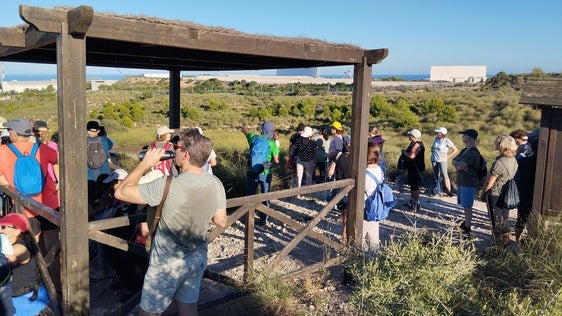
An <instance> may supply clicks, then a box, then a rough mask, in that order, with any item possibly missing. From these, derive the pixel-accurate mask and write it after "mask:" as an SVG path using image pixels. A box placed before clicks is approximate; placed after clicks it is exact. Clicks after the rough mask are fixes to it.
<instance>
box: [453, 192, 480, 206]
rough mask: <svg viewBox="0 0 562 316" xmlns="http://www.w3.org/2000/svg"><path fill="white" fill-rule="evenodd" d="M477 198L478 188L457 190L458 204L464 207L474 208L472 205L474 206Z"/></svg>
mask: <svg viewBox="0 0 562 316" xmlns="http://www.w3.org/2000/svg"><path fill="white" fill-rule="evenodd" d="M475 196H476V188H474V187H458V188H457V204H459V205H460V206H462V207H472V205H474V197H475Z"/></svg>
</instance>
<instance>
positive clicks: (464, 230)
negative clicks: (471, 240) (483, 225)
mask: <svg viewBox="0 0 562 316" xmlns="http://www.w3.org/2000/svg"><path fill="white" fill-rule="evenodd" d="M459 228H460V229H461V230H462V231H463V233H464V234H465V235H470V232H471V231H472V230H471V229H470V227H467V226H466V224H465V222H464V221H463V222H462V223H461V224H460V226H459Z"/></svg>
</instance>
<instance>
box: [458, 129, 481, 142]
mask: <svg viewBox="0 0 562 316" xmlns="http://www.w3.org/2000/svg"><path fill="white" fill-rule="evenodd" d="M460 133H461V134H464V135H468V136H470V137H471V138H472V139H474V140H476V139H478V132H477V131H476V130H473V129H467V130H466V131H462V132H460Z"/></svg>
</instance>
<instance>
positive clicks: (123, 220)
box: [88, 213, 146, 231]
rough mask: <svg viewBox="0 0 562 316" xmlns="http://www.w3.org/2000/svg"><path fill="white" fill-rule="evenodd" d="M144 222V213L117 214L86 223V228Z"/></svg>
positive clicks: (122, 225)
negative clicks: (116, 215)
mask: <svg viewBox="0 0 562 316" xmlns="http://www.w3.org/2000/svg"><path fill="white" fill-rule="evenodd" d="M142 222H146V213H138V214H131V215H128V216H118V217H113V218H106V219H101V220H97V221H91V222H89V223H88V230H89V231H93V230H106V229H112V228H117V227H125V226H130V225H135V224H138V223H142Z"/></svg>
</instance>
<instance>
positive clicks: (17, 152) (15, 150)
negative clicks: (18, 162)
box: [8, 143, 23, 158]
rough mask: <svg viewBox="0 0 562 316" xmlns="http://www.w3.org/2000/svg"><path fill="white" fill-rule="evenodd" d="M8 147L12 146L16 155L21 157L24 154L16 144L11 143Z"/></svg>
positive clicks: (11, 148)
mask: <svg viewBox="0 0 562 316" xmlns="http://www.w3.org/2000/svg"><path fill="white" fill-rule="evenodd" d="M8 148H10V150H11V151H12V152H13V153H14V155H16V157H18V158H20V157H22V156H23V155H22V154H21V151H19V150H18V148H17V147H16V146H14V144H13V143H9V144H8Z"/></svg>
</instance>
